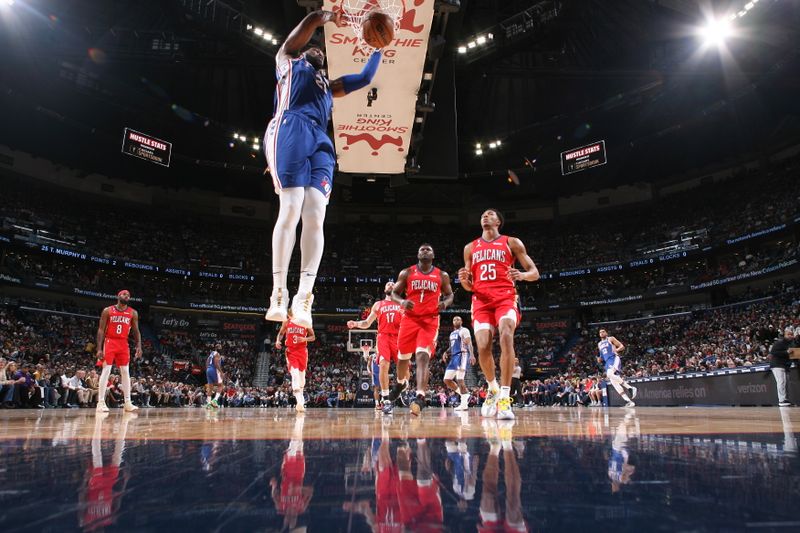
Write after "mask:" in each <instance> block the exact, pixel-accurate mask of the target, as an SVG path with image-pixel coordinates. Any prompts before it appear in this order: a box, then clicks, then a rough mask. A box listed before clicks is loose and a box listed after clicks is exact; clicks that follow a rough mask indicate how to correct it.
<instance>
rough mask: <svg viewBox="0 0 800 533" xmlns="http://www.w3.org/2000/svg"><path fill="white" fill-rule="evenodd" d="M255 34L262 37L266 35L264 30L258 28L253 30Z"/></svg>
mask: <svg viewBox="0 0 800 533" xmlns="http://www.w3.org/2000/svg"><path fill="white" fill-rule="evenodd" d="M253 33H255V34H256V35H258V36H259V37H261V36H262V35H264V30H262V29H261V28H256V29H254V30H253Z"/></svg>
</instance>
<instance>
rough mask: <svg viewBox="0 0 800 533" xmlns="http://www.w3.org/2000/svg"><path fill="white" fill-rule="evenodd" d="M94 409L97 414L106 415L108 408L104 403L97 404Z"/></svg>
mask: <svg viewBox="0 0 800 533" xmlns="http://www.w3.org/2000/svg"><path fill="white" fill-rule="evenodd" d="M96 409H97V412H98V413H107V412H108V406H107V405H106V402H97V408H96Z"/></svg>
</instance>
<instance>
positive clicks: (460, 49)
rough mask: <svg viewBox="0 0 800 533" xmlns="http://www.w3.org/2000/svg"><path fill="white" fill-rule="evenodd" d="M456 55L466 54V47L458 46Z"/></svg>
mask: <svg viewBox="0 0 800 533" xmlns="http://www.w3.org/2000/svg"><path fill="white" fill-rule="evenodd" d="M458 53H459V54H466V53H467V47H466V46H459V47H458Z"/></svg>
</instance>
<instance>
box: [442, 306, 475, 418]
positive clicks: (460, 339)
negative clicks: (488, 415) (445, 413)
mask: <svg viewBox="0 0 800 533" xmlns="http://www.w3.org/2000/svg"><path fill="white" fill-rule="evenodd" d="M462 323H463V322H462V320H461V317H460V316H457V317H454V318H453V331H452V332H451V333H450V346H449V347H448V348H447V351H446V352H444V355H443V356H442V361H443V362H446V360H447V357H448V356H449V357H450V362H449V363H448V364H447V368H446V369H445V371H444V384H445V385H447V387H448V388H449V389H451V390H457V391H458V393H459V394H460V395H461V403H460V404H459V405H458V407H456V408H455V410H456V411H466V410H467V409H469V391H468V390H467V384H466V383H464V376H465V374H466V372H467V363H468V362H469V364H470V365H474V364H475V356H474V355H472V336H471V335H470V334H469V330H468V329H467V328H465V327H462Z"/></svg>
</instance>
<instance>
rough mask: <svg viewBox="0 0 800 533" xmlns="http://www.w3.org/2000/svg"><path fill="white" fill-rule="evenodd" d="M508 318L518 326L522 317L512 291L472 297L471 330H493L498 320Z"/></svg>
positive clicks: (515, 296) (506, 290) (507, 290)
mask: <svg viewBox="0 0 800 533" xmlns="http://www.w3.org/2000/svg"><path fill="white" fill-rule="evenodd" d="M504 318H508V319H511V320H513V321H514V325H515V326H517V325H519V322H520V320H521V319H522V315H521V314H520V312H519V306H518V305H517V295H516V292H515V291H514V290H513V289H504V290H502V291H497V292H494V293H492V294H489V295H477V294H473V295H472V329H473V330H474V331H481V330H483V329H495V328H497V326H498V325H499V324H500V320H502V319H504Z"/></svg>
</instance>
